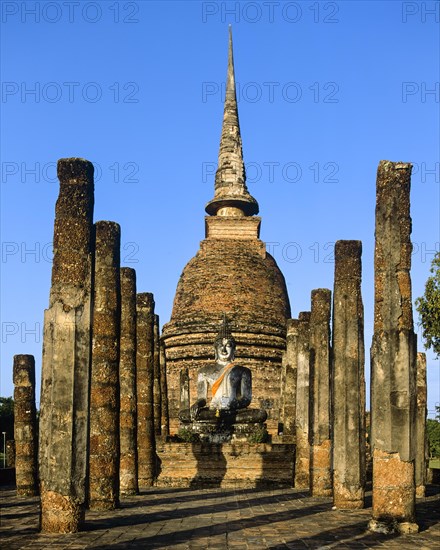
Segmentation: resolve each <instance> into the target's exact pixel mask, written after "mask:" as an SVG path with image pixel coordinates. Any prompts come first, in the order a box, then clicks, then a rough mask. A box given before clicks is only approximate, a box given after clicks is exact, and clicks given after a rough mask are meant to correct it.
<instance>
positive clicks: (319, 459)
mask: <svg viewBox="0 0 440 550" xmlns="http://www.w3.org/2000/svg"><path fill="white" fill-rule="evenodd" d="M330 310H331V291H330V290H328V289H327V288H319V289H316V290H312V312H311V315H310V391H311V394H312V399H311V411H310V413H311V416H310V434H309V435H310V445H311V449H310V491H311V493H312V495H313V496H330V495H331V494H332V477H331V434H330V426H331V400H330V385H331V372H330V365H331V361H330Z"/></svg>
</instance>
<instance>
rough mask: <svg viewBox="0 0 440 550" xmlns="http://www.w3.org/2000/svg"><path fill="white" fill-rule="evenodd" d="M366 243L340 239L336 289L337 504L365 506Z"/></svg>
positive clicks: (334, 344) (334, 335) (334, 490)
mask: <svg viewBox="0 0 440 550" xmlns="http://www.w3.org/2000/svg"><path fill="white" fill-rule="evenodd" d="M361 255H362V243H361V241H337V242H336V245H335V287H334V292H333V331H332V338H333V344H332V349H333V387H332V389H333V392H332V393H333V395H332V397H333V404H332V410H333V430H332V431H333V502H334V505H335V506H336V507H337V508H341V509H347V510H350V509H355V508H363V506H364V494H365V374H364V369H365V349H364V306H363V303H362V294H361V277H362V267H361Z"/></svg>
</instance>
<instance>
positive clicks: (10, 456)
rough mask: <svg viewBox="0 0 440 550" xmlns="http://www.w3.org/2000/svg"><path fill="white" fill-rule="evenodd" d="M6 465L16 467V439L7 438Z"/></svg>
mask: <svg viewBox="0 0 440 550" xmlns="http://www.w3.org/2000/svg"><path fill="white" fill-rule="evenodd" d="M6 467H7V468H15V440H14V439H7V440H6Z"/></svg>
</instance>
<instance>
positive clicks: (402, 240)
mask: <svg viewBox="0 0 440 550" xmlns="http://www.w3.org/2000/svg"><path fill="white" fill-rule="evenodd" d="M93 173H94V168H93V165H92V164H91V163H90V162H89V161H87V160H84V159H80V158H65V159H60V160H59V161H58V178H59V181H60V191H59V196H58V200H57V203H56V208H55V226H54V261H53V267H52V285H51V290H50V296H49V307H48V309H47V310H46V311H45V317H44V346H43V362H42V381H41V412H40V425H39V457H38V464H39V492H40V495H41V529H42V531H43V532H47V533H60V532H75V531H78V530H80V529H82V528H83V526H84V518H85V511H86V509H87V508H90V509H95V510H96V509H106V510H109V514H111V513H112V510H113V509H114V508H117V507H118V505H119V502H120V499H121V498H124V497H125V496H127V495H136V494H137V493H138V492H139V490H142V489H147V488H150V487H152V486H159V487H191V488H207V487H233V488H235V489H237V488H244V487H248V488H255V487H257V488H258V487H267V486H268V487H280V486H281V487H295V488H298V489H300V490H301V491H302V492H304V491H309V492H310V494H312V495H313V496H314V497H317V498H319V499H321V498H322V499H325V498H327V499H328V498H332V499H333V504H334V506H335V508H338V509H356V508H361V507H363V506H364V504H365V487H366V475H367V467H366V421H365V420H366V418H365V365H364V363H365V350H364V332H363V331H364V310H363V303H362V295H361V280H362V263H361V254H362V243H361V242H360V241H357V240H341V241H338V242H337V243H336V246H335V273H334V287H333V292H332V291H331V290H330V289H326V288H318V289H311V299H310V311H303V312H300V313H299V314H298V317H297V318H295V319H292V318H291V309H290V302H289V297H288V294H287V288H286V283H285V280H284V277H283V274H282V273H281V271H280V269H279V267H278V266H277V264H276V262H275V260H274V258H273V257H272V256H271V255H270V254H269V253H268V252H267V250H266V246H265V243H264V242H263V241H262V240H260V225H261V218H260V217H258V216H257V214H258V212H259V206H258V202H257V200H256V199H255V198H254V197H253V196H252V195H251V194H250V192H249V190H248V188H247V185H246V171H245V163H244V159H243V151H242V140H241V132H240V124H239V118H238V108H237V97H236V87H235V73H234V59H233V50H232V34H231V31H229V50H228V67H227V86H226V99H225V105H224V116H223V124H222V131H221V138H220V148H219V156H218V168H217V172H216V175H215V185H214V197H213V198H212V200H210V201H209V202H208V204H207V205H206V208H205V210H206V213H207V216H206V217H205V221H204V223H205V239H204V240H203V241H202V242H201V243H200V248H199V250H198V252H197V254H196V255H195V257H194V258H192V259H191V260H190V261H189V262H188V263H187V265H186V266H185V267H184V269H183V272H182V275H181V277H180V279H179V281H178V283H177V290H176V294H175V298H174V304H173V310H172V314H171V318H170V320H169V322H168V323H166V324H165V325H164V326H163V330H162V333H161V330H160V323H159V317H158V315H157V314H156V313H155V297H154V296H153V294H152V293H151V292H146V291H144V290H141V289H140V288H139V287H140V286H141V285H140V284H139V281H138V280H137V279H136V273H135V271H134V270H133V269H130V268H126V267H121V265H120V231H121V229H120V227H119V225H118V224H117V223H115V222H109V221H99V222H96V223H95V224H94V223H93V207H94V183H93ZM410 175H411V165H410V164H407V163H401V162H397V163H395V162H390V161H381V162H380V163H379V168H378V175H377V187H376V200H377V203H376V248H375V265H374V268H375V309H374V314H375V317H374V319H375V324H374V336H373V342H372V347H371V375H372V377H371V440H370V443H371V449H372V457H373V476H372V492H373V507H372V517H371V521H370V523H369V528H370V529H371V530H375V531H381V530H382V531H381V532H383V531H384V530H385V531H387V532H394V533H408V532H414V531H417V528H418V527H417V522H416V495H417V496H419V497H422V496H423V495H424V492H425V484H426V478H425V473H426V435H425V430H424V426H425V420H426V358H425V357H424V355H423V354H418V355H417V346H416V337H415V334H414V327H413V317H412V302H411V300H412V296H411V279H410V267H411V247H412V245H411V240H410V233H411V218H410V198H409V191H410ZM372 215H373V214H372ZM353 237H354V238H355V237H356V235H354V236H353ZM159 268H160V266H159ZM307 309H308V307H307ZM33 368H34V362H33V358H31V356H26V355H17V356H15V358H14V384H15V388H16V397H15V400H16V433H15V439H16V441H15V444H16V449H17V459H16V467H17V491H18V492H19V493H20V492H21V493H22V494H33V493H36V492H37V490H38V484H37V472H36V460H37V459H36V445H37V443H36V440H37V437H36V431H35V425H36V423H35V395H34V385H35V383H34V379H33V377H34V374H33V372H34V371H33ZM29 411H30V412H29ZM365 528H367V525H366V526H365Z"/></svg>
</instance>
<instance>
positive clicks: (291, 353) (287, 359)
mask: <svg viewBox="0 0 440 550" xmlns="http://www.w3.org/2000/svg"><path fill="white" fill-rule="evenodd" d="M298 325H299V321H298V319H288V320H287V335H286V351H285V352H284V355H283V366H282V375H281V380H282V384H281V411H280V412H281V423H282V431H283V436H293V435H295V415H296V379H297V361H298Z"/></svg>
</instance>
